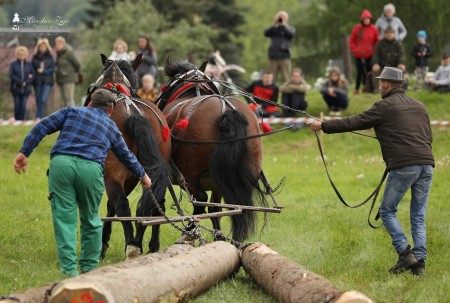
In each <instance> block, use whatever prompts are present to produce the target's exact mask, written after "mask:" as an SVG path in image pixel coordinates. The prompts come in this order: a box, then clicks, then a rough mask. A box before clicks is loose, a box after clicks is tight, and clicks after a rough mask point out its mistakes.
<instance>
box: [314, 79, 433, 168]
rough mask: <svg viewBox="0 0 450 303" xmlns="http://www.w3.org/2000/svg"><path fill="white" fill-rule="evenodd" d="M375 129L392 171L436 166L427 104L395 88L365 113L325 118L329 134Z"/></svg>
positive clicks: (388, 166) (323, 125)
mask: <svg viewBox="0 0 450 303" xmlns="http://www.w3.org/2000/svg"><path fill="white" fill-rule="evenodd" d="M372 127H373V128H374V129H375V133H376V135H377V138H378V141H379V142H380V145H381V152H382V153H383V159H384V161H385V162H386V166H387V169H388V170H391V169H396V168H400V167H405V166H411V165H433V166H434V158H433V152H432V150H431V142H432V134H431V127H430V120H429V118H428V113H427V111H426V109H425V106H424V105H423V104H422V103H421V102H419V101H417V100H415V99H413V98H410V97H408V96H406V95H405V91H404V90H403V89H401V88H394V89H393V90H391V91H390V92H389V93H388V95H387V96H386V97H385V98H383V100H381V101H378V102H376V103H375V104H374V105H373V106H372V107H371V108H369V109H368V110H366V111H364V112H362V113H361V114H358V115H354V116H351V117H347V118H343V119H336V120H331V121H325V122H323V124H322V130H323V131H324V132H325V133H328V134H330V133H342V132H347V131H353V130H362V129H369V128H372Z"/></svg>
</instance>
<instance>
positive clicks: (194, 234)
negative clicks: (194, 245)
mask: <svg viewBox="0 0 450 303" xmlns="http://www.w3.org/2000/svg"><path fill="white" fill-rule="evenodd" d="M148 191H149V194H150V197H151V198H152V200H153V203H155V205H156V208H157V209H158V211H159V212H160V213H161V215H162V216H163V217H164V219H166V221H167V222H169V224H170V225H172V226H173V227H174V228H175V229H176V230H178V231H179V232H181V233H182V234H183V235H186V236H189V237H191V238H193V239H199V242H200V244H201V245H204V244H205V243H206V240H205V239H204V238H203V235H202V234H201V233H200V232H199V231H198V227H197V225H198V223H196V221H195V220H192V219H191V218H190V217H188V216H186V217H185V219H186V220H188V221H189V223H193V224H194V225H195V226H194V228H193V229H192V230H186V229H183V228H181V227H179V226H178V225H176V224H175V223H174V222H172V220H170V218H169V217H168V216H167V215H166V213H165V212H164V210H163V209H162V208H161V206H159V204H158V201H156V198H155V195H154V194H153V191H152V190H151V189H149V190H148ZM182 224H183V226H186V227H187V225H186V224H185V223H184V220H183V222H182Z"/></svg>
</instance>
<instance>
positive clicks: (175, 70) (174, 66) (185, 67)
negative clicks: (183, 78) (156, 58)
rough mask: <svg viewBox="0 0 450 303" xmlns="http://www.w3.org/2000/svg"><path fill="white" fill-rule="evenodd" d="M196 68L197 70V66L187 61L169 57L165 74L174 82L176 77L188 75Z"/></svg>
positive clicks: (165, 66)
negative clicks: (187, 73) (183, 74)
mask: <svg viewBox="0 0 450 303" xmlns="http://www.w3.org/2000/svg"><path fill="white" fill-rule="evenodd" d="M194 68H196V66H195V65H194V64H192V63H189V62H188V61H186V60H183V61H179V60H175V59H173V58H171V57H167V60H166V64H165V65H164V72H165V73H166V75H167V76H168V77H169V78H170V80H172V79H173V78H174V77H175V76H176V75H178V74H182V73H186V72H188V71H190V70H193V69H194Z"/></svg>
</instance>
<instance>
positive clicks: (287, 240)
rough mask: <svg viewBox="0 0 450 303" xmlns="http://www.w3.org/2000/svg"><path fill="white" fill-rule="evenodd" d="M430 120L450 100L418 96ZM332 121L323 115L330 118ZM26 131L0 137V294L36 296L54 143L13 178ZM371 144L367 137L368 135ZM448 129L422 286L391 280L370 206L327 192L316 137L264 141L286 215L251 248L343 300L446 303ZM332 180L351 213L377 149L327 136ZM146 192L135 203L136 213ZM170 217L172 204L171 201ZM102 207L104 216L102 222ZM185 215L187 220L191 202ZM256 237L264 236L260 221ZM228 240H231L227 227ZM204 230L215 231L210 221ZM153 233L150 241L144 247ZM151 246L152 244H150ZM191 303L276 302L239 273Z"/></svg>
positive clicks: (312, 107) (52, 276) (445, 114)
mask: <svg viewBox="0 0 450 303" xmlns="http://www.w3.org/2000/svg"><path fill="white" fill-rule="evenodd" d="M413 96H415V97H417V98H418V99H419V100H422V101H423V102H424V103H425V104H426V105H427V108H428V111H429V112H430V118H431V119H432V120H449V119H450V103H449V102H448V100H445V99H446V98H447V99H448V96H446V95H439V94H427V93H425V92H419V93H416V94H413ZM377 98H378V96H375V95H359V96H357V97H352V98H351V103H350V108H349V109H348V110H347V111H346V112H345V113H344V114H345V115H351V114H355V113H357V112H359V111H361V110H364V109H366V108H368V107H369V106H370V105H371V104H372V103H373V102H374V101H376V100H377ZM307 99H308V102H309V109H308V111H309V112H311V114H313V115H319V113H320V111H322V110H323V109H324V102H323V101H322V100H321V99H320V96H319V95H318V94H317V93H311V94H309V95H308V97H307ZM325 114H326V113H325ZM29 130H30V127H0V135H1V138H2V145H1V149H0V191H1V193H2V199H1V201H0V220H1V221H0V222H1V228H0V294H9V293H11V292H14V291H17V290H21V289H24V288H28V287H37V286H40V285H43V284H45V283H47V282H51V281H55V280H59V279H60V276H59V272H58V264H57V261H56V249H55V243H54V239H53V228H52V224H51V216H50V207H49V204H48V200H47V178H46V176H45V172H46V169H47V167H48V162H49V156H48V154H49V151H50V148H51V146H52V144H53V142H54V141H55V139H56V136H51V137H49V138H46V139H45V140H44V141H43V142H42V143H41V145H40V146H39V147H38V148H37V149H36V150H35V152H34V153H33V154H32V156H31V157H30V163H29V169H28V172H27V173H26V174H25V175H17V174H16V173H15V172H14V171H13V166H12V161H13V159H14V157H15V155H16V153H17V151H18V149H19V147H20V145H21V144H22V141H23V138H24V137H25V135H26V134H27V132H28V131H29ZM365 133H368V134H371V133H372V132H371V131H368V132H365ZM449 135H450V128H449V127H438V126H434V127H433V136H434V143H433V151H434V155H435V158H436V163H437V165H436V168H435V174H434V178H433V185H432V191H431V195H430V201H429V207H428V214H427V230H428V249H429V257H428V262H427V269H426V276H425V277H423V278H417V277H413V276H411V275H410V274H403V275H400V276H391V275H389V274H388V273H387V270H388V268H389V267H390V266H392V265H393V264H394V263H395V262H396V259H397V256H396V254H395V252H394V250H393V248H392V246H391V244H390V238H389V236H388V234H387V233H386V231H385V230H384V229H383V228H381V229H378V230H373V229H371V228H370V227H369V226H368V225H367V215H368V211H369V207H368V205H366V206H364V207H361V208H358V209H348V208H346V207H344V206H343V205H342V204H341V203H340V202H339V200H338V198H337V197H336V196H335V194H334V192H333V190H332V188H331V187H330V185H329V183H328V180H327V178H326V174H325V171H324V167H323V164H322V162H321V159H320V156H319V153H318V149H317V146H316V142H315V137H314V134H313V133H312V132H311V131H310V130H309V129H300V130H299V131H297V132H290V131H286V132H283V133H280V134H276V135H273V136H269V137H265V138H264V139H263V144H264V160H263V166H264V170H265V172H266V175H267V176H268V178H269V180H270V182H271V183H272V185H276V184H277V183H278V181H279V180H280V179H281V178H282V177H286V181H285V183H284V185H283V186H282V188H281V190H280V192H279V193H278V194H277V200H278V203H279V204H281V205H283V206H284V207H285V209H284V211H283V212H282V213H281V214H269V215H268V218H269V221H268V223H267V225H266V226H265V228H264V230H262V231H261V230H259V232H258V233H257V234H256V235H255V236H253V237H252V238H251V239H249V241H260V242H263V243H266V244H268V245H270V246H271V248H272V249H274V250H275V251H277V252H279V253H280V254H283V255H285V256H287V257H289V258H290V259H292V260H294V261H297V262H298V263H300V264H302V265H303V266H304V267H306V268H307V269H309V270H311V271H314V272H316V273H318V274H320V275H322V276H324V277H325V278H327V279H329V280H330V281H332V282H333V283H334V284H336V285H337V286H338V287H339V288H341V289H343V290H349V289H356V290H359V291H362V292H364V293H366V294H367V295H368V296H370V297H371V298H372V299H374V301H375V302H449V301H450V270H449V269H450V266H449V265H450V263H449V261H448V251H449V248H450V220H449V211H448V205H449V202H450V198H449V196H450V195H449V194H450V191H449V180H450V142H449V138H450V136H449ZM321 137H322V139H323V144H324V150H325V154H326V156H327V159H328V163H329V168H330V173H331V175H332V177H333V178H334V180H335V183H336V185H337V186H338V188H339V189H340V190H341V192H342V194H343V196H344V198H345V199H347V200H348V201H349V202H350V203H353V204H355V203H356V202H359V201H361V200H362V199H363V198H365V197H366V196H367V195H368V194H369V193H370V192H371V191H372V190H373V189H374V188H375V186H376V185H377V184H378V182H379V179H380V178H381V175H382V173H383V171H384V163H383V160H382V157H381V154H380V148H379V145H378V142H377V141H376V140H374V139H370V138H366V137H361V136H356V135H352V134H336V135H323V136H321ZM139 194H140V190H139V189H137V190H136V191H135V192H134V193H133V194H132V196H131V197H130V204H131V206H132V208H133V209H134V208H135V207H136V204H137V199H138V197H139ZM409 199H410V197H409V194H408V195H407V196H406V197H405V199H404V200H403V201H402V203H401V204H400V208H399V212H398V216H399V219H400V221H401V222H402V224H403V227H404V229H405V231H407V233H408V234H409V229H410V224H409V207H408V204H409ZM166 203H167V205H166V206H167V209H168V212H169V214H170V215H175V211H174V210H173V209H171V208H170V204H171V203H172V202H171V199H170V198H168V199H167V202H166ZM105 204H106V198H105V197H104V202H103V203H102V215H104V214H105V213H106V207H105ZM182 207H183V208H184V209H185V210H186V211H190V209H191V208H190V207H189V205H188V203H187V202H186V201H183V202H182ZM259 217H260V219H261V220H260V224H259V227H260V228H261V226H262V215H259ZM223 221H224V229H225V232H229V224H228V223H227V221H228V220H227V219H225V220H223ZM204 224H206V225H207V226H211V224H210V222H209V221H205V222H204ZM161 236H162V237H161V246H162V247H166V246H169V245H171V244H173V243H174V241H175V240H176V239H178V237H179V236H180V235H179V234H178V232H177V231H176V230H174V229H173V228H172V227H170V226H169V225H165V226H163V227H162V229H161ZM149 238H150V231H147V233H146V237H145V239H146V241H148V239H149ZM146 243H148V242H146ZM124 258H125V254H124V237H123V232H122V228H121V226H120V224H117V223H113V234H112V239H111V247H110V249H109V251H108V254H107V256H106V258H105V260H103V261H102V262H101V266H104V265H107V264H114V263H117V262H119V261H122V260H124ZM192 302H274V301H273V300H272V299H271V298H270V297H268V295H266V294H265V293H264V292H263V291H262V290H261V289H260V288H259V287H258V286H257V285H255V284H254V283H253V282H252V281H251V280H250V278H249V277H248V276H247V275H246V274H245V273H244V272H243V270H241V271H240V272H239V273H238V274H237V275H236V276H234V277H232V278H231V279H228V280H226V281H224V282H221V283H219V284H218V285H217V286H215V287H214V288H212V289H211V290H210V291H208V292H206V293H204V294H202V295H200V296H199V297H197V298H195V299H193V300H192Z"/></svg>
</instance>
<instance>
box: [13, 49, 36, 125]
mask: <svg viewBox="0 0 450 303" xmlns="http://www.w3.org/2000/svg"><path fill="white" fill-rule="evenodd" d="M27 56H28V49H27V48H26V47H25V46H18V47H17V48H16V57H17V60H15V61H14V62H12V63H11V65H10V66H9V77H10V79H11V82H10V91H11V94H12V95H13V98H14V118H15V119H16V120H25V115H26V111H27V100H28V96H29V95H30V93H31V83H33V80H34V77H35V71H34V68H33V65H32V64H31V62H29V61H27Z"/></svg>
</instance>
